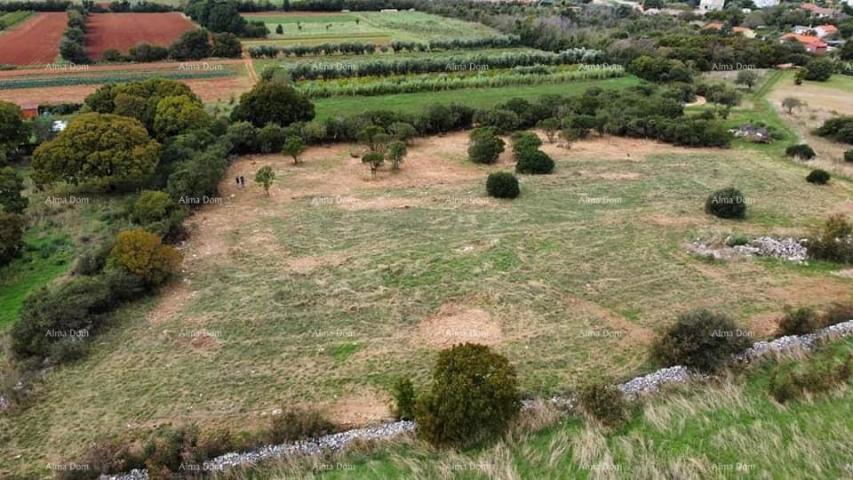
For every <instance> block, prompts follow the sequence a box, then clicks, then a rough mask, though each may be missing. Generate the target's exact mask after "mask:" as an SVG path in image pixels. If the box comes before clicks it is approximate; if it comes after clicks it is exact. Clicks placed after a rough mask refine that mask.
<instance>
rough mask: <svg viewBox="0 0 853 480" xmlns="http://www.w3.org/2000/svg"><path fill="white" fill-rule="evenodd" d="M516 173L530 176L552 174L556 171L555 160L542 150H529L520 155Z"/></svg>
mask: <svg viewBox="0 0 853 480" xmlns="http://www.w3.org/2000/svg"><path fill="white" fill-rule="evenodd" d="M515 171H516V172H518V173H529V174H547V173H551V172H553V171H554V160H552V159H551V157H549V156H548V155H547V154H546V153H545V152H543V151H541V150H527V151H524V152H522V153H521V154H520V155H519V157H518V163H517V164H516V165H515Z"/></svg>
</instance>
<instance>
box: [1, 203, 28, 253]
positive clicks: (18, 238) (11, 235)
mask: <svg viewBox="0 0 853 480" xmlns="http://www.w3.org/2000/svg"><path fill="white" fill-rule="evenodd" d="M23 246H24V217H23V216H21V215H18V214H17V213H9V212H4V211H3V210H0V266H3V265H6V264H7V263H9V262H11V261H12V259H13V258H15V257H17V256H18V254H19V253H20V252H21V248H22V247H23Z"/></svg>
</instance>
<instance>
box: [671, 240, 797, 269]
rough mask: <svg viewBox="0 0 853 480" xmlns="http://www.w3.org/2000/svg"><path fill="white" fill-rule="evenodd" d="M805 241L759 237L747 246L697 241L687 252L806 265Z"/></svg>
mask: <svg viewBox="0 0 853 480" xmlns="http://www.w3.org/2000/svg"><path fill="white" fill-rule="evenodd" d="M803 243H804V241H803V240H796V239H793V238H781V239H776V238H773V237H757V238H754V239H752V240H751V241H750V242H749V243H747V244H745V245H735V246H732V247H730V246H728V245H721V246H715V245H713V244H711V243H706V242H704V241H702V240H698V239H697V240H696V241H694V242H692V243H690V244H689V245H688V246H687V250H688V251H690V252H691V253H694V254H696V255H700V256H703V257H710V258H713V259H715V260H735V259H738V258H745V257H773V258H781V259H783V260H787V261H789V262H796V263H804V262H805V261H806V257H807V255H808V250H807V249H806V247H805V246H804V245H803Z"/></svg>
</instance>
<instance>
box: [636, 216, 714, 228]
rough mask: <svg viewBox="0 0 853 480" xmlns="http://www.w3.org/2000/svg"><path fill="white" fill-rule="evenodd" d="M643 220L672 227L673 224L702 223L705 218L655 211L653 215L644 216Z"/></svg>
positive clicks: (690, 224) (688, 224)
mask: <svg viewBox="0 0 853 480" xmlns="http://www.w3.org/2000/svg"><path fill="white" fill-rule="evenodd" d="M644 221H647V222H649V223H652V224H655V225H660V226H662V227H673V226H683V227H687V226H693V225H702V224H704V223H707V220H706V219H705V218H703V217H695V216H686V215H667V214H664V213H655V214H653V215H649V216H647V217H645V218H644Z"/></svg>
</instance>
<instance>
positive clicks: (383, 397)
mask: <svg viewBox="0 0 853 480" xmlns="http://www.w3.org/2000/svg"><path fill="white" fill-rule="evenodd" d="M390 405H391V401H390V398H389V397H388V396H387V394H380V393H378V392H376V391H374V390H369V389H360V390H358V391H356V392H353V393H350V394H347V395H344V396H342V397H340V398H338V399H336V400H335V401H334V402H333V403H331V404H330V405H328V406H327V407H325V408H323V409H322V410H323V411H324V413H325V414H326V416H327V417H328V418H329V420H331V421H332V422H334V423H336V424H338V425H341V426H343V427H360V426H364V425H370V424H376V423H380V422H383V421H387V420H389V419H391V409H390V408H389V406H390Z"/></svg>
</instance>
